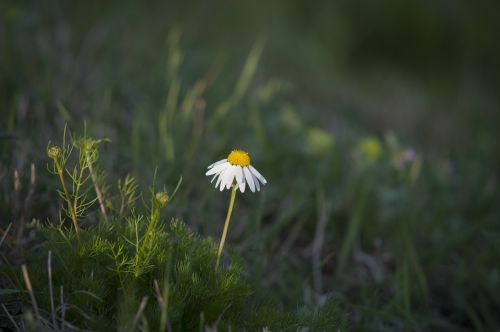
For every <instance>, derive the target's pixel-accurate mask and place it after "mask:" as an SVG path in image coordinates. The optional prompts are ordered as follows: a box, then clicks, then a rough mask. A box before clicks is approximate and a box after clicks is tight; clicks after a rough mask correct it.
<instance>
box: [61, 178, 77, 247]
mask: <svg viewBox="0 0 500 332" xmlns="http://www.w3.org/2000/svg"><path fill="white" fill-rule="evenodd" d="M57 173H58V174H59V179H60V180H61V184H62V187H63V190H64V195H65V196H66V202H67V203H68V210H69V214H70V216H71V221H73V225H74V226H75V232H76V237H77V238H78V237H80V227H79V226H78V221H77V220H76V213H75V210H74V209H73V204H72V203H71V198H70V196H69V192H68V187H66V182H65V181H64V175H63V171H62V170H61V169H58V171H57Z"/></svg>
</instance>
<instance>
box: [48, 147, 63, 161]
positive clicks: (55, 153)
mask: <svg viewBox="0 0 500 332" xmlns="http://www.w3.org/2000/svg"><path fill="white" fill-rule="evenodd" d="M60 154H61V150H60V149H59V147H58V146H56V145H53V146H51V147H50V148H49V149H48V150H47V155H48V156H49V158H52V159H57V157H59V155H60Z"/></svg>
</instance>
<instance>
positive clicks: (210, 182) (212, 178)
mask: <svg viewBox="0 0 500 332" xmlns="http://www.w3.org/2000/svg"><path fill="white" fill-rule="evenodd" d="M217 175H219V174H215V175H214V177H213V178H212V180H210V183H212V182H214V180H215V178H216V177H217Z"/></svg>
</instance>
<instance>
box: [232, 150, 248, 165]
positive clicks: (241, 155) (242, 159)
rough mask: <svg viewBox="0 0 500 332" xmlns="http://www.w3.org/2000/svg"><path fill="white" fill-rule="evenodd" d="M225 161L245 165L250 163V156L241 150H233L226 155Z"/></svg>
mask: <svg viewBox="0 0 500 332" xmlns="http://www.w3.org/2000/svg"><path fill="white" fill-rule="evenodd" d="M227 161H229V162H230V163H231V164H233V165H239V166H241V167H245V166H248V165H250V156H249V155H248V153H247V152H245V151H243V150H233V151H231V153H230V154H229V156H227Z"/></svg>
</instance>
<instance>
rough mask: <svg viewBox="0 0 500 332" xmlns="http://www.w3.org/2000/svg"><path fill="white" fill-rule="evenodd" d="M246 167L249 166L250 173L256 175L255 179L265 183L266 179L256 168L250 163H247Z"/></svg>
mask: <svg viewBox="0 0 500 332" xmlns="http://www.w3.org/2000/svg"><path fill="white" fill-rule="evenodd" d="M248 167H250V170H251V171H252V173H253V174H254V175H255V176H256V177H257V179H259V180H260V182H262V184H266V183H267V181H266V179H265V178H264V177H263V176H262V174H260V173H259V171H258V170H256V169H255V168H254V167H253V166H252V165H248Z"/></svg>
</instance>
